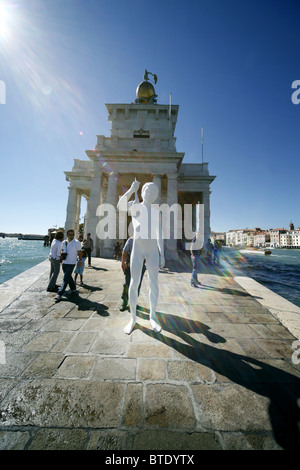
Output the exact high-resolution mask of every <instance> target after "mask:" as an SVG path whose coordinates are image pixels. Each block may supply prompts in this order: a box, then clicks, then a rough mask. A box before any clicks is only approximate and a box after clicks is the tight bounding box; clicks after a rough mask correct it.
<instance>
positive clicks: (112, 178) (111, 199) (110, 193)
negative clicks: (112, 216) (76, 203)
mask: <svg viewBox="0 0 300 470" xmlns="http://www.w3.org/2000/svg"><path fill="white" fill-rule="evenodd" d="M118 176H119V174H118V173H117V172H116V171H112V172H110V174H109V176H108V186H107V194H106V201H105V202H106V204H111V205H112V206H114V207H115V208H117V185H118ZM116 215H117V212H116ZM115 242H116V240H111V239H109V238H106V239H105V240H104V242H103V256H104V257H105V258H112V255H113V251H112V250H113V246H114V244H115Z"/></svg>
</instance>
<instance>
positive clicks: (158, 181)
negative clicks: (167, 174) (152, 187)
mask: <svg viewBox="0 0 300 470" xmlns="http://www.w3.org/2000/svg"><path fill="white" fill-rule="evenodd" d="M161 178H162V175H154V176H153V183H155V184H156V186H157V187H158V190H159V193H158V196H157V199H156V201H154V204H160V203H161Z"/></svg>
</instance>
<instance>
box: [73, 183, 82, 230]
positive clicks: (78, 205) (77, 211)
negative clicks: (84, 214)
mask: <svg viewBox="0 0 300 470" xmlns="http://www.w3.org/2000/svg"><path fill="white" fill-rule="evenodd" d="M80 208H81V194H80V192H79V191H78V190H77V194H76V200H75V222H74V231H75V238H78V236H79V218H80Z"/></svg>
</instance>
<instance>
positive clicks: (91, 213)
mask: <svg viewBox="0 0 300 470" xmlns="http://www.w3.org/2000/svg"><path fill="white" fill-rule="evenodd" d="M101 183H102V173H101V172H100V173H94V174H93V176H92V180H91V191H90V197H89V200H88V203H87V213H86V230H85V232H86V234H88V233H90V234H91V238H92V239H93V242H94V250H93V251H92V256H100V244H99V239H98V237H97V234H96V228H97V224H98V221H99V217H98V216H97V215H96V212H97V208H98V206H99V204H100V197H101Z"/></svg>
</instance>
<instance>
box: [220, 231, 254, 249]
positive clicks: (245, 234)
mask: <svg viewBox="0 0 300 470" xmlns="http://www.w3.org/2000/svg"><path fill="white" fill-rule="evenodd" d="M256 230H257V229H255V230H253V229H248V228H246V229H240V230H229V232H226V245H227V246H253V245H252V239H251V241H250V240H249V237H251V236H253V234H254V232H255V231H256ZM249 243H250V244H249Z"/></svg>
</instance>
